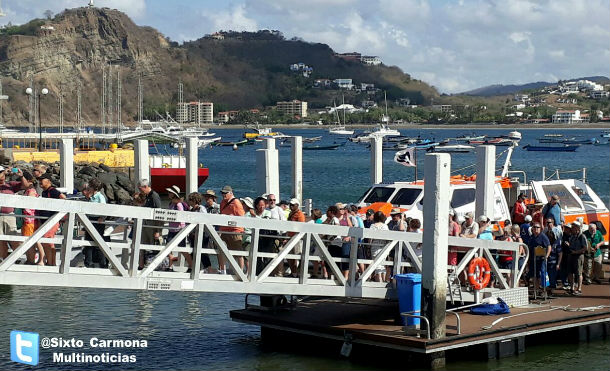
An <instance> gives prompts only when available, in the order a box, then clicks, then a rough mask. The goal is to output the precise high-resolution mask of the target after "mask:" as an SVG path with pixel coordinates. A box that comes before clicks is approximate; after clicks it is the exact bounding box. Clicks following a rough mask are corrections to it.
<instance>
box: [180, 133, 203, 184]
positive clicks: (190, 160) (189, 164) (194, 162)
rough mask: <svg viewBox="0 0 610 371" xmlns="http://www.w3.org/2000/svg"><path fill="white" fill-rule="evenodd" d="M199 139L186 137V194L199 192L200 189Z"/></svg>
mask: <svg viewBox="0 0 610 371" xmlns="http://www.w3.org/2000/svg"><path fill="white" fill-rule="evenodd" d="M198 151H199V139H197V138H187V139H186V189H185V190H184V192H185V195H188V194H189V193H192V192H197V190H198V189H199V180H198V175H199V158H198V155H197V154H198Z"/></svg>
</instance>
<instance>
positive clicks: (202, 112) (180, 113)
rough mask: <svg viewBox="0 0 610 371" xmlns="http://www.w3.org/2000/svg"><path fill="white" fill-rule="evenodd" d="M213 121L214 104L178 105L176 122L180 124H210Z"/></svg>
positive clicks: (192, 103)
mask: <svg viewBox="0 0 610 371" xmlns="http://www.w3.org/2000/svg"><path fill="white" fill-rule="evenodd" d="M213 120H214V103H212V102H190V103H178V106H177V107H176V121H178V122H179V123H181V124H184V123H194V124H211V123H212V122H213Z"/></svg>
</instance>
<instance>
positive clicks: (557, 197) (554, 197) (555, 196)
mask: <svg viewBox="0 0 610 371" xmlns="http://www.w3.org/2000/svg"><path fill="white" fill-rule="evenodd" d="M551 199H553V200H555V201H559V196H557V195H553V196H552V197H551Z"/></svg>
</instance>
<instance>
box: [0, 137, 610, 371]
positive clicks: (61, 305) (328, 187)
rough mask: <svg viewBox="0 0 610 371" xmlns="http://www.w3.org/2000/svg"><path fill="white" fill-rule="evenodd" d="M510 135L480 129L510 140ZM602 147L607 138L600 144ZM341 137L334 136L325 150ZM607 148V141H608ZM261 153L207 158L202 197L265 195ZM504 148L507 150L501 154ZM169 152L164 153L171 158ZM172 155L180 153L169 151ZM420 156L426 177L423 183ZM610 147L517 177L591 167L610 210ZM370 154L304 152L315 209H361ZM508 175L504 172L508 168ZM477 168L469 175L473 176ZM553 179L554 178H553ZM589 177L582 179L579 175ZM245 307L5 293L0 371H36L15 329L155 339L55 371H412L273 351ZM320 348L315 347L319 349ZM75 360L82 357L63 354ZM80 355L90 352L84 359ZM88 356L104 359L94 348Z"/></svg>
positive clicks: (569, 348)
mask: <svg viewBox="0 0 610 371" xmlns="http://www.w3.org/2000/svg"><path fill="white" fill-rule="evenodd" d="M215 131H216V132H217V134H219V135H222V136H223V140H236V139H238V138H239V137H241V135H242V133H243V130H215ZM282 131H283V132H285V133H286V134H298V135H303V136H307V137H310V136H317V135H324V134H325V132H323V131H320V130H282ZM401 131H402V132H403V134H405V135H413V136H416V135H418V134H421V136H422V137H430V138H432V137H435V138H437V139H442V138H445V137H454V136H457V135H460V134H470V133H472V132H473V131H472V130H438V129H435V130H421V131H419V130H401ZM508 131H509V129H506V130H476V133H477V134H478V133H482V134H493V135H500V134H504V133H507V132H508ZM521 132H522V133H523V137H524V139H523V140H522V143H521V144H522V145H525V144H527V143H536V138H538V137H540V136H542V135H543V134H545V133H569V134H570V135H582V136H584V137H586V138H592V137H598V138H599V134H600V132H601V131H600V130H557V131H550V130H521ZM599 139H600V140H601V139H602V138H599ZM335 140H337V141H338V138H330V137H328V136H327V135H326V136H325V138H324V139H323V141H322V142H321V143H322V144H324V143H328V144H331V143H332V142H333V141H335ZM603 141H605V139H603ZM257 148H258V146H257V145H255V146H246V147H240V148H239V149H238V150H237V151H233V150H232V149H231V148H228V147H227V148H225V147H216V148H211V149H210V148H208V149H203V150H201V151H200V153H199V156H200V162H202V163H203V164H204V165H205V166H207V167H209V169H210V178H209V180H208V181H207V182H206V183H205V184H204V185H203V187H202V189H208V188H211V189H214V190H216V191H217V192H218V191H219V190H220V188H221V187H222V186H223V185H225V184H230V185H231V186H233V188H234V190H235V194H236V195H237V196H238V197H244V196H251V197H254V196H256V195H257V194H256V192H255V190H254V188H255V186H256V156H255V153H256V149H257ZM503 150H504V148H502V147H499V148H498V152H501V151H503ZM161 151H164V149H161ZM168 151H174V150H169V149H168ZM393 155H394V153H393V152H391V151H386V152H384V181H387V182H389V181H394V180H410V179H413V177H414V169H413V168H406V167H403V166H400V165H398V164H395V163H394V162H393ZM423 157H424V156H419V158H418V162H420V165H421V166H420V167H419V176H420V178H421V177H422V176H423ZM609 157H610V146H582V147H581V148H579V149H578V150H577V151H576V152H575V153H536V152H527V151H525V150H523V149H521V148H518V149H517V150H516V151H515V153H514V155H513V158H512V165H513V166H512V169H515V170H517V169H518V170H525V171H527V173H528V178H530V177H531V178H535V179H540V177H541V167H542V166H546V167H547V168H549V169H553V170H554V169H562V170H566V171H570V170H576V169H579V168H582V167H587V178H588V181H589V183H590V184H591V186H592V187H593V189H594V190H595V191H596V192H597V193H598V195H599V196H600V197H601V198H602V199H603V200H604V201H605V202H608V200H609V197H608V196H609V192H610V191H609V189H610V180H609V178H610V171H609V170H610V169H609V164H610V162H609ZM474 160H475V156H474V154H465V155H462V154H460V155H454V156H452V169H461V168H464V167H467V166H469V165H471V164H472V163H473V162H474ZM369 163H370V159H369V150H368V149H367V148H366V146H364V145H358V144H353V143H348V144H347V145H346V146H345V147H342V148H341V149H339V150H337V151H304V152H303V172H304V174H303V177H304V185H303V189H304V196H305V197H306V198H311V199H313V202H314V206H315V207H320V208H325V207H326V206H327V205H330V204H332V203H335V202H337V201H342V202H354V201H356V200H357V199H358V198H359V197H360V195H361V194H362V193H363V192H364V191H365V190H366V189H367V187H368V186H369V183H370V181H369V179H370V178H369V170H368V169H369ZM498 166H500V164H499V165H498ZM473 170H474V169H473V168H468V169H466V170H464V171H463V172H462V173H463V174H467V175H469V174H471V173H472V172H473ZM548 173H550V171H549V172H548ZM579 176H580V175H579ZM280 179H281V183H282V185H281V197H282V198H288V197H289V195H290V184H289V180H290V149H289V148H284V147H280ZM243 306H244V296H243V295H236V294H223V293H181V292H155V291H151V292H149V291H120V290H102V289H76V288H51V287H20V286H0V318H2V320H0V369H29V367H28V366H23V365H19V364H16V363H13V362H11V361H10V348H9V346H10V345H9V333H10V331H11V330H21V331H33V332H38V333H39V334H40V336H41V337H49V338H51V337H62V338H64V339H69V338H76V339H82V340H84V341H85V343H88V340H89V339H90V338H92V337H97V338H99V339H145V340H147V342H148V344H147V348H136V349H114V350H112V349H107V350H106V351H107V352H109V353H117V352H121V353H123V354H133V355H135V356H136V357H137V362H136V363H135V364H97V365H90V364H89V365H88V364H55V363H53V362H52V351H51V350H44V349H41V356H40V364H39V366H38V368H42V369H70V370H77V369H78V370H80V369H87V370H93V369H105V370H107V369H142V370H143V369H175V370H253V369H256V370H261V371H266V370H277V369H282V370H374V369H405V366H404V365H403V366H400V363H397V362H374V363H368V362H364V363H362V362H356V361H352V360H348V359H344V358H341V357H339V355H338V354H336V355H335V354H328V353H322V354H320V353H318V352H315V351H314V350H308V351H296V350H295V351H276V350H275V349H269V348H268V347H264V346H263V345H262V343H261V340H260V331H259V328H258V327H256V326H249V325H244V324H241V323H236V322H232V321H231V320H230V318H229V315H228V313H229V311H230V310H233V309H240V308H243ZM312 349H315V347H312ZM609 350H610V344H609V342H608V341H604V342H602V341H600V342H592V343H589V344H560V345H544V344H539V345H531V344H528V347H527V348H526V353H525V354H522V355H520V356H519V357H514V358H507V359H502V360H498V361H490V362H479V361H460V362H456V363H451V364H449V365H448V366H447V369H449V370H472V369H478V370H515V369H530V370H549V369H553V370H574V369H583V368H584V367H585V365H586V368H587V369H588V370H592V371H593V370H607V369H608V367H609V365H610V355H609V354H610V352H609ZM63 351H64V352H65V353H71V352H72V351H73V349H69V348H68V349H63ZM77 352H80V351H78V350H77ZM84 352H85V353H90V354H95V353H100V351H99V350H96V351H92V350H91V349H86V350H85V351H84Z"/></svg>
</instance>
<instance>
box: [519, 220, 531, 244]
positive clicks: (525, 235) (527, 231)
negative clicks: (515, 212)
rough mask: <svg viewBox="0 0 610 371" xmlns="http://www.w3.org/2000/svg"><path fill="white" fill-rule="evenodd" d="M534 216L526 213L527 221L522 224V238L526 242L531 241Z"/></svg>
mask: <svg viewBox="0 0 610 371" xmlns="http://www.w3.org/2000/svg"><path fill="white" fill-rule="evenodd" d="M531 223H532V216H531V215H526V216H525V222H524V223H522V224H521V226H520V228H521V239H522V240H523V243H524V244H526V245H527V244H528V243H529V241H530V236H531V235H532V224H531Z"/></svg>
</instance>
